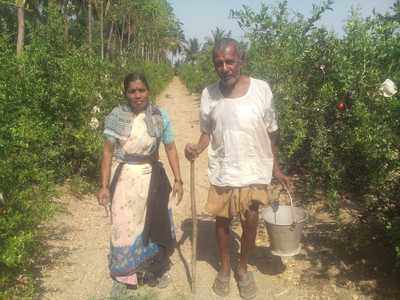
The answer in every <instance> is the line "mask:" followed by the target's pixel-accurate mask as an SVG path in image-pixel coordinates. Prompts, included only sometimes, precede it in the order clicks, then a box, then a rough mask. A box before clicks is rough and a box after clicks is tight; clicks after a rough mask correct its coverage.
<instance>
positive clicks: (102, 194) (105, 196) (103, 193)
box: [97, 187, 111, 207]
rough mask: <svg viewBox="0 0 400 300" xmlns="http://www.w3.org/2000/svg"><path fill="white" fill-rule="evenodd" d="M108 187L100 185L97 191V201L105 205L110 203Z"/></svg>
mask: <svg viewBox="0 0 400 300" xmlns="http://www.w3.org/2000/svg"><path fill="white" fill-rule="evenodd" d="M110 196H111V195H110V189H109V188H108V187H102V188H101V189H100V191H99V192H98V193H97V201H98V202H99V204H100V205H102V206H104V207H106V206H107V205H108V204H109V203H110Z"/></svg>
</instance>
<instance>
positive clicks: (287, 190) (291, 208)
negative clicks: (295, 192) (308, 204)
mask: <svg viewBox="0 0 400 300" xmlns="http://www.w3.org/2000/svg"><path fill="white" fill-rule="evenodd" d="M282 185H283V187H284V189H285V191H286V193H288V195H289V199H290V211H291V212H292V220H293V223H292V226H294V225H295V224H296V223H297V221H296V214H295V212H294V206H293V198H292V195H291V194H290V192H289V189H288V187H287V186H286V185H285V184H282Z"/></svg>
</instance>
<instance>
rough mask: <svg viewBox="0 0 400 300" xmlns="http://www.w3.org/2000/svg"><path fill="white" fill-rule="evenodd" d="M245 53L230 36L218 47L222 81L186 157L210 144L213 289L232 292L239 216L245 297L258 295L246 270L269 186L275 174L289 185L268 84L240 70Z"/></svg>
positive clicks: (204, 102)
mask: <svg viewBox="0 0 400 300" xmlns="http://www.w3.org/2000/svg"><path fill="white" fill-rule="evenodd" d="M243 60H244V51H243V50H242V49H241V47H240V45H239V44H238V42H237V41H235V40H233V39H230V38H225V39H222V40H221V41H220V42H219V43H217V44H216V45H215V47H214V49H213V63H214V67H215V71H216V72H217V74H218V76H219V78H220V80H219V82H217V83H215V84H213V85H210V86H208V87H207V88H205V89H204V90H203V92H202V96H201V105H200V129H201V135H200V138H199V141H198V143H197V144H187V145H186V147H185V156H186V158H187V159H189V160H194V159H195V158H196V157H197V156H198V155H199V154H200V153H201V152H202V151H203V150H204V149H206V148H207V147H208V145H209V144H210V143H211V145H210V148H209V151H208V156H209V163H208V169H209V170H208V174H209V180H210V183H211V187H210V190H209V194H208V201H207V205H206V210H207V211H208V212H209V213H211V214H213V215H215V216H216V236H217V243H218V250H219V254H220V258H221V269H220V270H219V272H218V274H217V276H216V278H215V281H214V284H213V290H214V292H215V293H216V294H218V295H219V296H227V295H228V294H229V288H230V286H229V282H230V269H231V266H230V255H229V225H230V222H231V220H232V218H233V217H234V216H236V215H239V216H240V220H241V225H242V231H243V234H242V237H241V251H240V260H239V264H238V268H237V270H236V278H237V281H238V286H239V292H240V295H241V297H242V298H244V299H252V298H254V297H255V296H256V286H255V282H254V278H253V275H252V274H251V273H250V272H248V271H247V262H248V257H249V253H250V251H251V250H252V249H253V248H254V244H255V238H256V234H257V225H258V208H259V205H260V204H264V205H265V204H267V201H268V198H267V185H268V184H270V182H271V177H272V173H273V175H274V176H275V177H276V178H277V179H278V180H279V181H280V182H281V183H282V184H284V185H286V186H288V185H290V181H289V178H288V177H286V176H285V175H284V174H283V173H282V171H281V169H280V166H279V163H278V155H277V153H278V152H277V142H278V131H277V129H278V126H277V119H276V114H275V111H274V108H273V104H272V92H271V89H270V87H269V85H268V84H267V83H266V82H264V81H262V80H257V79H254V78H251V77H248V76H245V75H242V74H241V72H240V71H241V68H242V66H243V63H244V62H243Z"/></svg>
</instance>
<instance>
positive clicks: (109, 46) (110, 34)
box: [107, 21, 114, 58]
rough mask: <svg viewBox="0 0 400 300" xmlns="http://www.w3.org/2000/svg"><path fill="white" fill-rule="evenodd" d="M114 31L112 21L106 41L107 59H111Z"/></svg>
mask: <svg viewBox="0 0 400 300" xmlns="http://www.w3.org/2000/svg"><path fill="white" fill-rule="evenodd" d="M113 31H114V21H112V22H111V26H110V32H109V33H108V41H107V55H108V58H111V41H112V36H113Z"/></svg>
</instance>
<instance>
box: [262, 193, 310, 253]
mask: <svg viewBox="0 0 400 300" xmlns="http://www.w3.org/2000/svg"><path fill="white" fill-rule="evenodd" d="M288 193H289V192H288ZM289 197H290V202H291V205H290V206H289V205H277V206H270V207H267V208H265V209H263V211H262V218H263V220H264V221H265V224H266V227H267V232H268V235H269V237H270V240H271V252H272V254H274V255H278V256H294V255H296V254H299V252H300V249H301V245H300V240H301V236H302V231H303V227H304V223H305V220H306V217H307V215H306V212H305V211H304V210H303V209H302V208H300V207H294V206H293V200H292V197H291V195H290V193H289Z"/></svg>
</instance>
